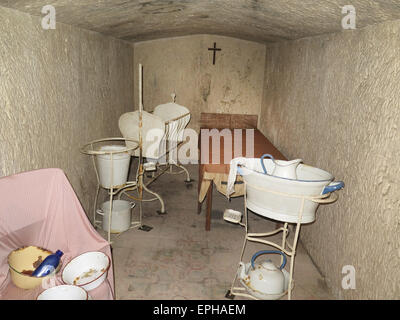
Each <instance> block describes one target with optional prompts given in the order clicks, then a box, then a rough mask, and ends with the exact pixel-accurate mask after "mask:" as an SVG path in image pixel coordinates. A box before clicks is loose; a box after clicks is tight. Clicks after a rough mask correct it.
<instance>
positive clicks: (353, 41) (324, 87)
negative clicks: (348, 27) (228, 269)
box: [260, 21, 400, 299]
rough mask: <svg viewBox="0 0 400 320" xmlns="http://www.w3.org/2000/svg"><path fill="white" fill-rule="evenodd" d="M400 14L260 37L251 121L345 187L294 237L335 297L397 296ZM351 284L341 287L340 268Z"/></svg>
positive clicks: (290, 155)
mask: <svg viewBox="0 0 400 320" xmlns="http://www.w3.org/2000/svg"><path fill="white" fill-rule="evenodd" d="M399 34H400V21H396V22H388V23H383V24H379V25H375V26H371V27H367V28H364V29H359V30H355V31H349V32H342V33H337V34H332V35H326V36H319V37H313V38H306V39H301V40H296V41H287V42H284V43H277V44H274V45H270V46H267V53H266V64H265V86H264V98H263V103H262V112H261V121H260V127H261V129H262V131H263V132H264V133H265V134H266V135H267V136H268V137H269V138H270V139H271V141H272V142H273V143H274V144H275V145H276V146H277V147H278V148H279V149H280V150H281V151H282V152H283V153H284V154H285V155H286V156H287V157H288V158H302V159H304V162H305V163H307V164H310V165H313V166H316V167H319V168H322V169H325V170H327V171H329V172H331V173H332V174H334V175H335V176H336V178H337V180H344V181H345V184H346V187H345V189H344V190H343V191H341V192H340V197H339V200H338V201H337V202H336V203H335V204H331V205H326V206H321V207H320V208H319V209H318V212H317V220H316V221H315V222H314V223H313V224H310V225H305V226H303V227H302V231H301V240H302V242H303V243H304V244H305V246H306V248H307V250H308V251H309V253H310V255H311V257H312V258H313V260H314V261H315V263H316V265H317V266H318V267H319V269H320V270H321V272H322V273H323V275H324V276H325V277H326V281H327V284H328V286H329V287H330V288H331V289H332V292H333V293H334V295H335V296H336V297H337V298H341V299H360V298H361V299H398V298H399V297H400V288H399V285H400V272H399V268H400V247H399V244H400V232H399V231H400V230H399V229H400V228H399V226H400V200H399V199H400V169H399V168H400V167H399V159H400V134H399V126H400V95H399V92H400V54H399V53H400V37H399ZM345 265H352V266H354V267H355V270H356V289H355V290H351V289H350V290H343V289H342V287H341V282H342V278H343V277H344V276H345V275H344V274H342V267H343V266H345Z"/></svg>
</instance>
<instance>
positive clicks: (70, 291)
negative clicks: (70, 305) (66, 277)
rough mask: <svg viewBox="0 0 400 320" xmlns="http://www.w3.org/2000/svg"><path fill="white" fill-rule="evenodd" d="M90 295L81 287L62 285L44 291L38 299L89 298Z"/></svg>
mask: <svg viewBox="0 0 400 320" xmlns="http://www.w3.org/2000/svg"><path fill="white" fill-rule="evenodd" d="M88 297H89V296H88V293H87V292H86V291H85V290H84V289H82V288H81V287H77V286H71V285H61V286H56V287H53V288H50V289H47V290H45V291H43V292H42V293H41V294H39V296H38V297H37V300H88Z"/></svg>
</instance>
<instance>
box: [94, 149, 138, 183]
mask: <svg viewBox="0 0 400 320" xmlns="http://www.w3.org/2000/svg"><path fill="white" fill-rule="evenodd" d="M125 149H126V147H125V146H121V145H110V146H103V147H101V148H100V150H99V151H104V152H105V154H99V155H96V162H97V168H98V173H99V180H100V185H101V186H103V187H104V188H108V189H109V188H111V187H113V188H116V187H120V186H123V185H124V184H126V182H127V181H128V173H129V164H130V161H131V156H130V154H129V153H128V152H119V153H115V152H118V151H122V150H125ZM108 151H109V152H113V154H111V153H107V152H108ZM111 176H112V178H111ZM111 179H112V181H111Z"/></svg>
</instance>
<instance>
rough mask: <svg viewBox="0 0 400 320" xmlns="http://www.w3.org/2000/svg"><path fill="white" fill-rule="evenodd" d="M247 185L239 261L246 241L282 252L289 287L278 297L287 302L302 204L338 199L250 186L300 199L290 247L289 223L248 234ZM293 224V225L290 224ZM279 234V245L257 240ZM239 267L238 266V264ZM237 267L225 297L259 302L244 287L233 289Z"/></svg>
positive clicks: (328, 195)
mask: <svg viewBox="0 0 400 320" xmlns="http://www.w3.org/2000/svg"><path fill="white" fill-rule="evenodd" d="M247 185H249V184H248V183H246V182H245V194H244V212H245V214H244V215H245V222H244V223H239V224H240V225H241V226H243V227H244V228H245V238H244V243H243V247H242V252H241V254H240V261H242V260H243V255H244V252H245V249H246V244H247V241H253V242H258V243H263V244H265V245H268V246H272V247H274V248H276V249H278V250H280V251H282V252H284V253H285V254H286V255H287V256H288V257H289V258H290V267H289V268H290V271H289V285H288V289H287V290H286V291H284V292H283V293H282V294H281V295H280V296H279V297H278V299H279V298H281V297H283V296H285V295H286V294H287V295H288V300H291V298H292V289H293V287H294V280H293V271H294V260H295V255H296V248H297V243H298V239H299V233H300V227H301V224H302V217H303V210H304V203H305V200H310V201H313V202H317V203H325V204H327V203H332V202H335V201H336V200H337V199H338V196H337V195H336V193H326V194H324V195H318V196H312V197H311V196H305V195H294V194H288V193H282V192H276V191H273V190H269V189H265V188H261V187H259V186H254V185H250V186H251V187H252V188H255V189H258V190H261V191H265V192H271V193H274V194H279V195H285V196H287V197H292V198H299V199H301V204H300V208H299V213H298V217H297V222H296V223H295V225H296V229H295V234H294V240H293V243H292V244H291V245H290V244H289V243H288V234H289V228H288V226H289V222H286V221H281V220H276V219H275V220H276V221H280V222H284V226H283V227H280V228H278V229H275V230H273V231H271V232H266V233H249V232H248V231H249V227H248V214H247V210H248V209H247V197H246V190H247ZM292 224H293V223H292ZM279 232H282V242H281V244H280V245H279V244H277V243H274V242H271V241H267V240H263V239H259V238H263V237H269V236H273V235H275V234H277V233H279ZM282 261H283V257H282V258H281V263H282ZM239 266H240V264H239ZM239 266H238V269H237V271H236V274H235V277H234V279H233V282H232V285H231V288H230V290H228V292H227V293H226V295H225V297H226V298H229V299H234V297H235V296H242V297H246V298H251V299H254V300H259V299H258V298H256V297H254V296H253V295H251V294H248V293H246V291H247V290H246V289H245V288H244V287H235V283H236V282H237V280H238V271H239Z"/></svg>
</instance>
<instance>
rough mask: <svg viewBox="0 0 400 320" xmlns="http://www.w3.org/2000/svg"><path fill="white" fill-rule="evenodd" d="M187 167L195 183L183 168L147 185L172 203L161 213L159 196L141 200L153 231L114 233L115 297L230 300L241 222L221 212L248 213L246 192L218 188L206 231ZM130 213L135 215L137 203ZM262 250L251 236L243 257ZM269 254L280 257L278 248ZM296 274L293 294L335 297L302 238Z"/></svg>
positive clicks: (253, 226) (255, 228)
mask: <svg viewBox="0 0 400 320" xmlns="http://www.w3.org/2000/svg"><path fill="white" fill-rule="evenodd" d="M187 168H188V169H189V171H190V173H191V178H192V179H194V180H195V182H193V185H192V187H191V188H188V187H187V186H186V185H185V183H184V175H183V174H181V175H169V174H165V175H163V176H161V177H160V178H159V179H158V180H157V181H156V182H155V183H153V184H152V185H151V186H150V188H151V189H152V190H154V191H156V192H159V193H160V195H161V196H162V197H163V199H164V201H165V203H166V209H167V214H166V215H158V214H157V213H156V210H158V209H159V202H156V201H154V202H146V203H144V204H143V208H144V209H143V215H144V216H143V223H144V224H145V225H149V226H151V227H153V229H152V230H151V231H149V232H145V231H141V230H138V229H131V230H128V231H126V232H124V233H121V234H119V235H112V239H111V240H112V248H113V259H114V272H115V290H116V298H117V299H124V300H125V299H147V300H153V299H166V300H173V299H190V300H192V299H200V300H202V299H211V300H220V299H221V300H223V299H226V298H225V293H226V292H227V290H228V289H229V288H230V286H231V282H232V280H233V278H234V275H235V272H236V268H237V266H238V262H239V258H240V252H241V248H242V244H243V239H244V228H243V227H241V226H239V225H235V224H231V223H228V222H225V221H224V220H223V218H222V215H223V211H224V210H225V208H231V209H235V210H239V211H241V212H243V197H239V198H233V199H232V200H231V201H230V202H229V201H228V200H227V198H226V197H225V196H223V195H222V194H220V193H218V192H217V191H216V190H215V188H214V194H213V212H212V223H211V231H208V232H207V231H205V207H206V205H205V203H204V204H203V211H202V213H201V214H200V215H198V214H197V181H198V179H197V170H198V166H196V165H189V166H187ZM104 201H105V200H104ZM133 214H134V217H133V219H135V217H136V216H137V214H138V206H136V208H135V209H134V210H133ZM249 226H250V230H251V232H259V231H262V232H268V231H271V230H273V229H274V228H275V222H273V221H271V220H268V219H265V218H262V217H260V216H257V215H255V214H253V213H251V212H250V213H249ZM99 232H100V233H101V234H102V235H105V232H104V231H102V230H99ZM293 233H294V232H291V233H290V235H289V240H292V237H293ZM300 235H301V233H300ZM275 239H276V240H277V239H278V238H275ZM270 240H273V238H270ZM265 249H267V250H268V249H273V248H271V247H270V248H268V247H266V246H264V245H262V244H258V243H248V246H247V249H246V253H245V256H244V261H246V262H248V261H250V258H251V256H252V254H254V253H255V252H256V251H258V250H265ZM264 257H266V256H264ZM271 258H272V260H274V261H276V263H277V264H278V263H279V260H278V259H279V256H278V255H272V256H271ZM259 259H261V260H262V258H259ZM288 265H289V264H287V266H286V269H287V270H288ZM294 280H295V286H294V289H293V291H292V299H307V300H309V299H332V296H331V295H330V293H329V292H328V289H327V288H326V285H325V281H324V279H323V278H322V276H321V275H320V274H319V272H318V270H317V269H316V267H315V266H314V265H313V263H312V261H311V259H310V257H309V256H308V255H307V253H306V252H305V250H304V248H303V247H302V245H301V243H299V246H298V251H297V255H296V263H295V269H294ZM235 299H239V297H236V298H235ZM283 299H286V297H284V298H283Z"/></svg>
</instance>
